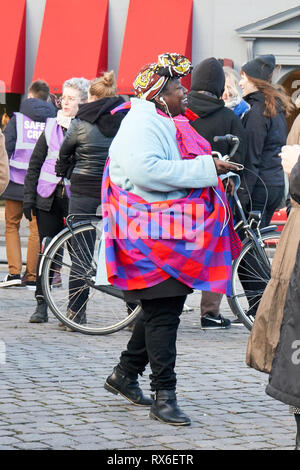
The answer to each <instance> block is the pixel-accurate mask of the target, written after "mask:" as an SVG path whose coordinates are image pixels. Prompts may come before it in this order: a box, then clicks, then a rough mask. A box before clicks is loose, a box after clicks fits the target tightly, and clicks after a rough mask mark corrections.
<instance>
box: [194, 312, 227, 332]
mask: <svg viewBox="0 0 300 470" xmlns="http://www.w3.org/2000/svg"><path fill="white" fill-rule="evenodd" d="M201 327H202V329H203V330H221V329H227V328H230V327H231V321H230V320H228V318H224V317H223V316H222V315H218V316H217V317H214V316H213V315H209V314H207V315H205V316H204V317H201Z"/></svg>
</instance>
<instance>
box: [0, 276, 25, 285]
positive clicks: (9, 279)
mask: <svg viewBox="0 0 300 470" xmlns="http://www.w3.org/2000/svg"><path fill="white" fill-rule="evenodd" d="M16 286H17V287H19V286H22V281H21V276H20V274H7V275H6V276H5V278H4V279H3V281H1V282H0V287H16Z"/></svg>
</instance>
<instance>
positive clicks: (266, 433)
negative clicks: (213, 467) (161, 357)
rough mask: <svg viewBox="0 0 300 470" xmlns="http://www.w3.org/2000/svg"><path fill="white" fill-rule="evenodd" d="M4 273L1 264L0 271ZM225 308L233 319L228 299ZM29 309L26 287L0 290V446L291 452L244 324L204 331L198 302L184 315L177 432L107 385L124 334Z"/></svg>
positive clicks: (281, 414)
mask: <svg viewBox="0 0 300 470" xmlns="http://www.w3.org/2000/svg"><path fill="white" fill-rule="evenodd" d="M0 228H1V232H0V235H3V224H2V225H0ZM0 258H1V256H0ZM6 272H7V267H6V266H4V265H1V266H0V276H1V277H2V276H4V275H5V273H6ZM199 298H200V294H192V295H191V296H189V298H188V303H189V304H190V305H194V306H195V307H198V306H199ZM108 301H109V300H108ZM222 307H223V308H222V311H223V313H224V314H225V315H226V316H228V317H230V318H231V319H233V317H232V315H231V313H230V310H229V307H228V305H227V303H226V301H225V299H224V300H223V303H222ZM99 308H101V306H99ZM102 308H104V307H103V306H102ZM33 309H34V300H33V293H32V292H31V291H28V290H27V289H25V288H9V289H1V290H0V377H1V380H0V450H5V449H6V450H12V449H86V450H89V449H98V450H100V449H101V450H102V449H118V450H121V449H122V450H123V449H124V450H125V449H126V450H140V449H143V450H144V449H152V450H184V449H232V450H234V449H238V450H247V449H267V450H273V449H274V450H277V449H280V450H283V449H285V450H288V449H293V447H294V438H295V425H294V418H293V416H291V415H290V414H289V411H288V407H287V406H285V405H283V404H282V403H280V402H277V401H275V400H273V399H272V398H270V397H268V396H267V395H266V394H265V391H264V389H265V385H266V383H267V376H266V375H265V374H262V373H259V372H257V371H255V370H252V369H250V368H248V367H247V366H246V365H245V351H246V346H247V339H248V335H249V333H248V331H247V330H246V329H245V328H244V327H237V326H234V327H232V328H231V329H230V330H226V331H222V330H218V331H214V332H213V331H206V332H205V331H203V330H201V329H200V325H199V308H195V310H194V311H193V312H187V313H184V314H183V316H182V320H181V325H180V328H179V333H178V359H177V367H176V371H177V377H178V387H177V393H178V400H179V404H180V406H181V407H182V409H183V410H184V411H185V412H186V413H187V414H188V415H189V416H190V418H191V419H192V425H191V426H190V427H184V428H176V427H172V426H168V425H165V424H162V423H159V422H157V421H153V420H151V419H149V417H148V410H147V409H145V408H139V407H135V406H132V405H130V404H129V403H128V402H127V401H126V400H124V399H123V398H120V397H119V396H114V395H111V394H109V393H108V392H107V391H106V390H104V388H103V384H104V381H105V378H106V376H107V375H108V374H109V373H110V372H111V370H112V367H113V366H114V365H115V364H116V362H117V360H118V357H119V353H120V351H121V350H122V349H123V348H124V347H125V346H126V343H127V341H128V339H129V337H130V332H129V331H128V330H122V331H120V332H118V333H115V334H113V335H108V336H87V335H82V334H80V333H71V332H63V331H60V330H59V329H58V328H57V323H58V322H57V320H56V319H55V318H54V317H53V316H52V315H50V318H49V323H48V324H42V325H39V324H30V323H28V319H29V316H30V314H31V313H32V311H33ZM148 375H149V369H147V370H146V373H145V374H144V376H143V377H142V378H141V380H140V383H141V386H142V388H143V389H144V391H145V392H149V380H148Z"/></svg>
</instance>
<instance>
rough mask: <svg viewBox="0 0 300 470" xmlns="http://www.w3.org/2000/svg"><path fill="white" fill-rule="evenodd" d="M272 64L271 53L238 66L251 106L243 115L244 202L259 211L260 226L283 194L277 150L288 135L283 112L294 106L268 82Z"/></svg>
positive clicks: (287, 112) (266, 222)
mask: <svg viewBox="0 0 300 470" xmlns="http://www.w3.org/2000/svg"><path fill="white" fill-rule="evenodd" d="M275 65H276V64H275V57H274V56H273V55H263V56H260V57H257V58H255V59H253V60H250V61H249V62H247V63H246V64H244V65H243V66H242V68H241V81H240V86H241V88H242V90H243V97H244V99H245V100H246V101H247V102H248V103H249V104H250V106H251V109H250V111H249V112H248V113H247V114H246V115H245V116H244V118H243V119H242V124H243V126H244V128H245V129H246V132H247V140H248V147H247V153H246V159H245V168H247V169H248V170H250V171H248V172H247V178H246V181H247V188H245V189H246V191H245V194H244V197H243V202H244V204H245V205H246V207H248V209H250V205H251V208H252V210H258V211H261V212H262V221H261V227H265V226H267V225H269V223H270V221H271V219H272V216H273V214H274V212H275V210H276V209H277V208H278V207H279V205H280V202H281V200H282V198H283V196H284V173H283V168H282V164H281V158H280V156H279V153H280V151H281V147H282V146H283V145H285V143H286V138H287V126H286V119H285V114H286V115H288V114H289V113H290V112H291V111H292V109H293V104H292V102H291V100H290V98H289V97H288V96H287V95H286V94H285V92H284V91H283V90H281V89H279V88H276V87H275V86H274V85H272V83H271V80H272V75H273V71H274V69H275ZM265 186H266V188H265ZM266 189H267V190H266ZM251 202H252V203H251ZM265 204H266V206H265Z"/></svg>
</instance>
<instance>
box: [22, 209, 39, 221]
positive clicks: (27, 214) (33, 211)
mask: <svg viewBox="0 0 300 470" xmlns="http://www.w3.org/2000/svg"><path fill="white" fill-rule="evenodd" d="M23 214H24V216H25V217H26V219H27V220H29V221H30V222H31V221H32V217H31V214H32V215H34V216H36V209H35V207H34V206H31V205H23Z"/></svg>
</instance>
